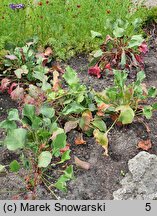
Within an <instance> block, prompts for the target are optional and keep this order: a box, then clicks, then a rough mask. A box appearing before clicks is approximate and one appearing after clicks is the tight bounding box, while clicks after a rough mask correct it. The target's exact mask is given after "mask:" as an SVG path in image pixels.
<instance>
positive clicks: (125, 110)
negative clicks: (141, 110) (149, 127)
mask: <svg viewBox="0 0 157 216" xmlns="http://www.w3.org/2000/svg"><path fill="white" fill-rule="evenodd" d="M119 110H120V111H121V112H120V116H119V121H120V122H122V124H130V123H132V121H133V119H134V116H135V113H134V111H133V109H132V108H131V107H130V106H129V105H123V106H119V107H117V108H116V111H119Z"/></svg>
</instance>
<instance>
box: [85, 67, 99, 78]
mask: <svg viewBox="0 0 157 216" xmlns="http://www.w3.org/2000/svg"><path fill="white" fill-rule="evenodd" d="M100 72H101V70H100V68H99V66H98V65H97V64H96V65H95V66H94V67H90V68H89V69H88V74H89V75H93V76H97V78H100V77H101V74H100Z"/></svg>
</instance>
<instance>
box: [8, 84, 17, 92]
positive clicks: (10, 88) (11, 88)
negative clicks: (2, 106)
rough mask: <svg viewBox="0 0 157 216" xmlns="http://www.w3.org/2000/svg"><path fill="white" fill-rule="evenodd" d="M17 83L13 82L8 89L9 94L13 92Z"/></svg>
mask: <svg viewBox="0 0 157 216" xmlns="http://www.w3.org/2000/svg"><path fill="white" fill-rule="evenodd" d="M17 85H18V84H17V83H12V84H11V86H10V87H9V89H8V94H11V92H12V91H13V89H15V87H16V86H17Z"/></svg>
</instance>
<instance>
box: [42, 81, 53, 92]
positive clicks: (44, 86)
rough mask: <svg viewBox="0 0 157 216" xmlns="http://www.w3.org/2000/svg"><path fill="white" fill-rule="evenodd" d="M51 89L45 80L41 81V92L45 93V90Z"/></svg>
mask: <svg viewBox="0 0 157 216" xmlns="http://www.w3.org/2000/svg"><path fill="white" fill-rule="evenodd" d="M51 88H52V86H51V85H50V83H48V82H47V81H46V80H45V79H43V80H42V86H41V89H42V90H43V91H47V90H50V89H51Z"/></svg>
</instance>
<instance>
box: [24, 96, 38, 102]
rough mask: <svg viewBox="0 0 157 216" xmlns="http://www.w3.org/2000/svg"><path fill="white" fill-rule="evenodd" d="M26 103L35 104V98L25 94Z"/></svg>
mask: <svg viewBox="0 0 157 216" xmlns="http://www.w3.org/2000/svg"><path fill="white" fill-rule="evenodd" d="M24 104H35V99H34V98H32V97H31V96H30V95H25V97H24Z"/></svg>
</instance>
